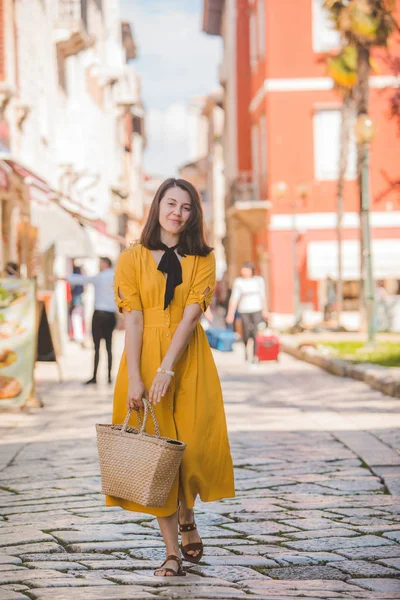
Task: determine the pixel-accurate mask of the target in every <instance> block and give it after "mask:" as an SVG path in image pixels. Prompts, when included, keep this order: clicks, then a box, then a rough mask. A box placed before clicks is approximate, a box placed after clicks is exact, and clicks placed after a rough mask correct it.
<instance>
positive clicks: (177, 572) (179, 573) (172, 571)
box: [154, 554, 186, 577]
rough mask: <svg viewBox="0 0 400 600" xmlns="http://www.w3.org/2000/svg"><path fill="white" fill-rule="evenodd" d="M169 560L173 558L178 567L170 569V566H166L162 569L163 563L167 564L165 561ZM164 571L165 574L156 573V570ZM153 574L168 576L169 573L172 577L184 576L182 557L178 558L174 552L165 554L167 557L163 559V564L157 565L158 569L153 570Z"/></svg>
mask: <svg viewBox="0 0 400 600" xmlns="http://www.w3.org/2000/svg"><path fill="white" fill-rule="evenodd" d="M169 560H173V561H174V562H176V564H177V565H178V568H177V569H176V570H175V569H171V568H170V567H167V568H166V569H164V568H163V567H164V565H165V564H167V562H168V561H169ZM161 570H163V571H165V573H166V574H165V575H156V572H157V571H161ZM154 575H155V576H156V577H169V576H170V575H173V576H174V577H185V575H186V571H185V570H184V569H183V567H182V559H181V558H179V556H175V554H170V555H169V556H167V558H166V559H165V560H164V562H163V564H162V565H161V567H158V569H156V570H155V571H154Z"/></svg>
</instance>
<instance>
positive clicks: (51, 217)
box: [31, 202, 97, 258]
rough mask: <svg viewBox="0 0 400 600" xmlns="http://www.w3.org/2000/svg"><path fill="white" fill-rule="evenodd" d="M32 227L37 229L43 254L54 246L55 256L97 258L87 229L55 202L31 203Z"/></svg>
mask: <svg viewBox="0 0 400 600" xmlns="http://www.w3.org/2000/svg"><path fill="white" fill-rule="evenodd" d="M31 220H32V225H33V226H34V227H37V228H38V237H39V248H40V251H41V252H45V251H46V250H48V249H49V248H50V247H51V246H53V245H54V246H55V248H56V254H58V255H59V256H66V257H69V258H91V257H95V256H97V253H96V252H95V251H94V248H93V245H92V242H91V240H90V236H89V235H88V232H87V229H86V228H85V227H84V226H82V225H81V224H80V223H79V221H77V220H76V219H74V218H73V217H72V216H71V215H70V214H69V213H68V212H67V211H66V210H64V209H63V208H61V207H60V206H58V205H57V204H56V203H55V202H50V203H49V204H48V205H44V204H41V203H38V202H32V205H31Z"/></svg>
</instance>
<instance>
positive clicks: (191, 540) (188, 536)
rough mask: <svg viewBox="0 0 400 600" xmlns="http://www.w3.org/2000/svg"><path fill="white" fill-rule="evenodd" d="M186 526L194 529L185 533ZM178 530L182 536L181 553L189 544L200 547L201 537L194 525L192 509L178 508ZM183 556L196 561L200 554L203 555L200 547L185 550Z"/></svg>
mask: <svg viewBox="0 0 400 600" xmlns="http://www.w3.org/2000/svg"><path fill="white" fill-rule="evenodd" d="M185 525H186V526H189V525H194V528H193V529H192V530H189V531H185V529H186V527H185ZM179 529H180V532H181V536H182V546H181V548H182V551H183V549H184V548H185V546H188V545H189V544H199V545H202V541H201V537H200V535H199V532H198V531H197V527H196V525H195V523H194V511H193V509H184V508H183V507H182V506H181V507H180V508H179ZM182 529H183V531H182ZM184 554H187V555H189V556H190V557H193V559H198V560H200V558H199V555H200V554H203V550H202V547H198V548H196V549H189V548H188V549H187V550H186V551H185V552H184Z"/></svg>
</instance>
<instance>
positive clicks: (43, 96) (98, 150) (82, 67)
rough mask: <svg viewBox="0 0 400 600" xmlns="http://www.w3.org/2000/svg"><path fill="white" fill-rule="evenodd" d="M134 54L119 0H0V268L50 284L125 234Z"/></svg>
mask: <svg viewBox="0 0 400 600" xmlns="http://www.w3.org/2000/svg"><path fill="white" fill-rule="evenodd" d="M135 56H136V48H135V43H134V40H133V36H132V31H131V27H130V25H129V23H125V22H121V17H120V7H119V0H18V1H15V0H0V199H1V229H2V244H1V246H2V247H1V253H0V260H1V264H0V270H3V269H4V266H5V264H6V262H7V261H8V260H13V261H15V262H17V263H19V264H20V265H21V271H22V274H23V275H28V276H33V275H34V276H36V277H37V281H38V286H39V288H49V287H51V277H52V276H53V274H55V275H57V276H65V275H67V274H68V273H69V272H70V270H71V267H72V260H73V259H79V260H80V261H81V263H83V264H84V265H85V269H86V272H87V273H89V274H90V273H94V272H96V271H97V268H98V257H99V256H109V257H110V258H111V259H116V258H117V256H118V254H119V252H120V250H121V248H123V247H125V245H126V244H127V243H128V240H129V239H130V238H131V236H132V235H133V234H134V233H135V231H136V229H137V228H138V226H139V224H140V222H141V219H142V217H143V211H144V176H143V167H142V165H143V150H144V146H145V130H144V110H143V105H142V102H141V91H140V81H139V78H138V75H137V73H136V71H135V67H134V65H133V64H132V61H133V59H134V58H135ZM1 182H2V183H1ZM56 288H57V289H56V297H58V300H59V310H60V311H61V313H62V316H61V321H62V328H63V329H64V330H65V329H66V325H65V322H66V309H65V297H66V293H65V285H64V284H63V283H62V282H60V283H58V284H57V285H56ZM88 306H90V302H89V303H88Z"/></svg>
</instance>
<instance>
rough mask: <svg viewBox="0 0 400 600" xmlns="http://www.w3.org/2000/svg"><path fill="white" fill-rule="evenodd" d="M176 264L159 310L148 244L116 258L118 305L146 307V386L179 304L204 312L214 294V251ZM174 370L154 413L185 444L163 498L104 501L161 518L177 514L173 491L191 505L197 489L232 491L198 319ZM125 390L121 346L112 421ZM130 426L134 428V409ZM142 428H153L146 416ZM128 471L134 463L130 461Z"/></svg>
mask: <svg viewBox="0 0 400 600" xmlns="http://www.w3.org/2000/svg"><path fill="white" fill-rule="evenodd" d="M181 265H182V279H183V282H182V284H181V285H179V286H178V287H176V288H175V294H174V298H173V300H172V302H171V303H170V305H169V307H168V308H167V309H166V310H164V293H165V286H166V279H165V276H164V274H163V273H161V272H160V271H158V270H157V264H156V261H155V259H154V257H153V255H152V254H151V252H150V250H148V249H147V248H145V247H144V246H142V245H140V244H138V245H136V246H133V247H131V248H128V249H127V250H125V251H124V252H122V254H121V255H120V257H119V260H118V263H117V267H116V272H115V293H116V300H117V304H118V307H119V308H120V309H125V310H127V311H130V310H141V311H143V316H144V329H143V345H142V355H141V374H142V378H143V381H144V384H145V387H146V389H150V387H151V384H152V382H153V379H154V377H155V375H156V372H157V369H158V367H159V366H160V364H161V361H162V360H163V357H164V356H165V354H166V352H167V350H168V347H169V344H170V342H171V338H172V337H173V335H174V332H175V330H176V328H177V326H178V325H179V322H180V321H181V319H182V315H183V311H184V308H185V307H186V306H188V305H189V304H195V303H198V304H200V306H201V308H202V310H203V311H205V310H206V309H207V307H208V306H209V304H210V302H211V300H212V296H213V293H214V288H215V257H214V254H213V253H211V254H209V255H208V256H204V257H201V256H186V257H183V258H182V261H181ZM119 292H120V293H121V295H122V297H123V300H122V299H121V298H120V296H119ZM204 292H206V295H204ZM174 370H175V376H174V377H173V378H172V381H171V385H170V388H169V391H168V393H167V395H166V396H164V398H163V399H162V400H161V402H160V403H159V404H157V406H156V407H155V411H156V416H157V420H158V423H159V425H160V431H161V435H163V436H168V437H170V438H173V439H179V440H181V441H183V442H185V443H186V444H187V447H186V450H185V452H184V454H183V459H182V463H181V467H180V471H179V474H178V476H177V477H176V480H175V482H174V484H173V486H172V489H171V492H170V494H169V496H168V499H167V502H166V504H165V506H163V507H162V508H153V507H146V506H141V505H139V504H135V503H134V502H130V501H127V500H123V499H121V498H114V497H111V496H106V505H107V506H121V507H123V508H125V509H127V510H133V511H137V512H143V513H150V514H153V515H155V516H157V517H166V516H169V515H172V514H173V513H174V512H176V510H177V506H178V497H180V498H182V497H183V498H184V499H185V502H186V504H187V506H188V507H190V508H192V507H193V505H194V498H195V496H196V495H199V496H200V498H201V500H202V501H203V502H211V501H214V500H220V499H221V498H231V497H234V495H235V486H234V478H233V467H232V459H231V454H230V448H229V441H228V435H227V429H226V421H225V411H224V405H223V399H222V392H221V385H220V381H219V377H218V373H217V369H216V366H215V363H214V358H213V355H212V352H211V350H210V346H209V344H208V340H207V337H206V335H205V333H204V330H203V328H202V327H201V325H200V323H199V324H198V325H197V327H196V329H195V331H194V333H193V335H192V337H191V339H190V341H189V344H188V346H187V348H186V350H185V351H184V353H183V355H182V356H181V358H180V359H179V361H178V362H177V364H176V365H175V369H174ZM127 394H128V368H127V363H126V355H125V351H124V353H123V355H122V359H121V363H120V367H119V372H118V377H117V381H116V384H115V393H114V410H113V423H122V422H123V420H124V418H125V416H126V411H127V408H126V400H127ZM129 424H130V425H132V426H134V427H137V426H138V421H137V416H136V412H134V413H133V415H132V416H131V420H130V422H129ZM146 431H148V432H149V433H154V428H153V424H152V423H151V422H150V419H149V421H148V424H147V427H146ZM132 469H135V465H134V463H133V464H132Z"/></svg>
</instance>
